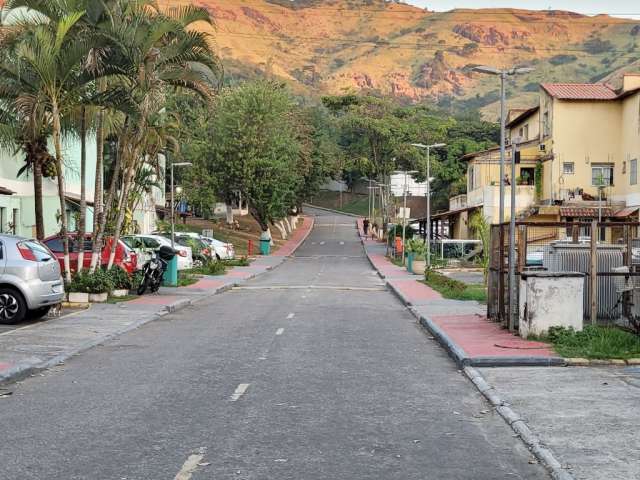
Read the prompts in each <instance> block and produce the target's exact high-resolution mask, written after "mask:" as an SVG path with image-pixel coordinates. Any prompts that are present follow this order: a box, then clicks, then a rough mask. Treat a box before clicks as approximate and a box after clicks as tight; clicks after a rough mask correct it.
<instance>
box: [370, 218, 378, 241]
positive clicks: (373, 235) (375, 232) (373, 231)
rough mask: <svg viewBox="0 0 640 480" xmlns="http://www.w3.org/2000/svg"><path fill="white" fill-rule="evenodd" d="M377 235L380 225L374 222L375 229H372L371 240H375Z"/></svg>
mask: <svg viewBox="0 0 640 480" xmlns="http://www.w3.org/2000/svg"><path fill="white" fill-rule="evenodd" d="M377 233H378V224H377V223H376V222H373V227H372V228H371V240H373V238H374V237H375V236H376V234H377Z"/></svg>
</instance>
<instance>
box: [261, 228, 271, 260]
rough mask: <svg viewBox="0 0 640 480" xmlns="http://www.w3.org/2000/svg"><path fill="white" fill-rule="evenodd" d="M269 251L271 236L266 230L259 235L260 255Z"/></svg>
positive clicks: (267, 253)
mask: <svg viewBox="0 0 640 480" xmlns="http://www.w3.org/2000/svg"><path fill="white" fill-rule="evenodd" d="M270 251H271V237H270V236H269V233H268V232H262V234H261V235H260V255H269V252H270Z"/></svg>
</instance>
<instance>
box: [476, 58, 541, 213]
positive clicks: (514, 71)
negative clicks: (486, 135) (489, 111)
mask: <svg viewBox="0 0 640 480" xmlns="http://www.w3.org/2000/svg"><path fill="white" fill-rule="evenodd" d="M473 71H475V72H479V73H486V74H488V75H496V76H498V77H500V213H499V220H500V225H502V224H503V223H504V163H505V156H506V131H507V107H506V103H507V101H506V100H507V99H506V89H505V83H506V80H507V77H508V76H515V75H520V74H523V73H529V72H533V68H528V67H526V68H508V69H502V70H501V69H498V68H494V67H487V66H479V67H474V68H473ZM513 181H514V179H513V178H512V179H511V183H513Z"/></svg>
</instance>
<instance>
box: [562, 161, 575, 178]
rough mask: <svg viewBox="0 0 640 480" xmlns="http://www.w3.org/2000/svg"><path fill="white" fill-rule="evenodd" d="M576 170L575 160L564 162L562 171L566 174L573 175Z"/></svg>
mask: <svg viewBox="0 0 640 480" xmlns="http://www.w3.org/2000/svg"><path fill="white" fill-rule="evenodd" d="M574 172H575V164H574V163H573V162H564V163H563V164H562V173H563V174H564V175H573V174H574Z"/></svg>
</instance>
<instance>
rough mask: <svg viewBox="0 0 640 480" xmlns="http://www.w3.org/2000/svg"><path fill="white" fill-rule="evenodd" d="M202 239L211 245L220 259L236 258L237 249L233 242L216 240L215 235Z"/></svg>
mask: <svg viewBox="0 0 640 480" xmlns="http://www.w3.org/2000/svg"><path fill="white" fill-rule="evenodd" d="M202 239H203V240H204V241H205V242H207V243H208V244H209V245H210V246H211V248H212V249H213V251H214V252H215V254H216V258H217V259H218V260H233V259H234V258H236V249H235V247H234V246H233V243H228V242H223V241H221V240H216V239H215V238H213V237H202Z"/></svg>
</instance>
